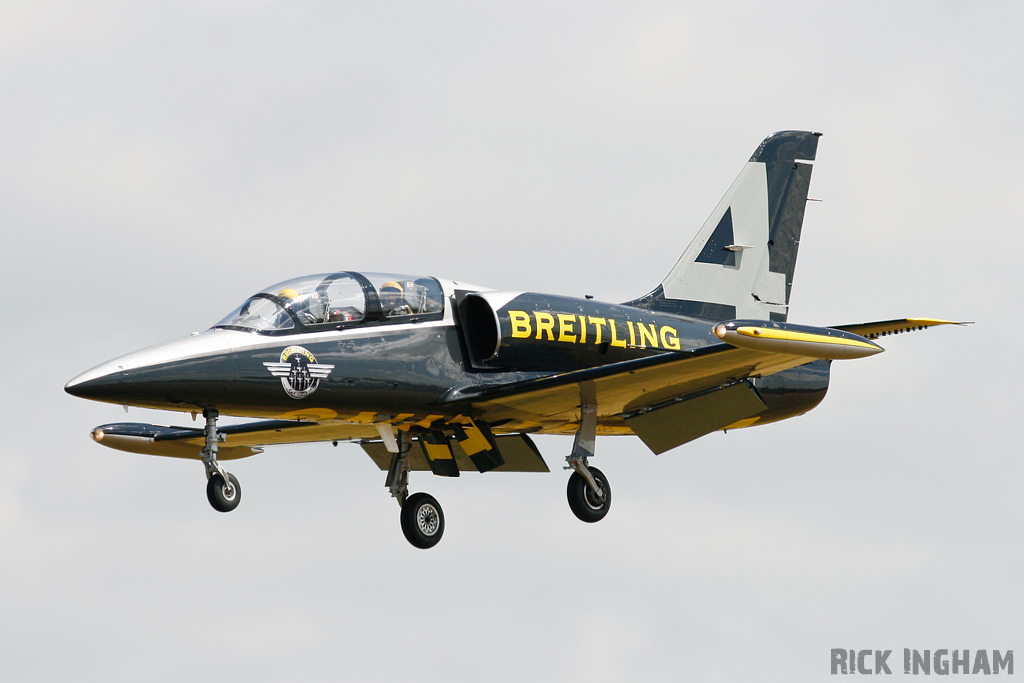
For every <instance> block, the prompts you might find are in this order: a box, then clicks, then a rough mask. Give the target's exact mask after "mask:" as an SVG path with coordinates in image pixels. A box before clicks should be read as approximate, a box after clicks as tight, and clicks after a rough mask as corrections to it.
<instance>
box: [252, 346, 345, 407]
mask: <svg viewBox="0 0 1024 683" xmlns="http://www.w3.org/2000/svg"><path fill="white" fill-rule="evenodd" d="M263 365H265V366H266V367H267V370H269V371H270V374H272V375H273V376H274V377H280V378H281V386H282V387H284V391H285V393H286V394H288V395H289V396H291V397H292V398H306V397H307V396H309V395H310V394H312V393H313V392H314V391H316V388H317V387H318V386H320V380H322V379H326V378H327V376H328V375H330V374H331V370H333V369H334V366H333V365H325V364H321V363H317V362H316V358H315V357H314V356H313V354H312V353H310V352H309V351H307V350H306V349H304V348H302V347H301V346H289V347H288V348H286V349H285V350H284V351H282V352H281V361H280V362H278V363H266V362H264V363H263Z"/></svg>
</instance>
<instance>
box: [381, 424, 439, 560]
mask: <svg viewBox="0 0 1024 683" xmlns="http://www.w3.org/2000/svg"><path fill="white" fill-rule="evenodd" d="M381 427H383V429H381V430H380V434H381V438H382V439H383V440H384V443H385V445H386V446H387V448H388V450H389V451H391V453H392V455H391V466H390V467H389V468H388V478H387V481H386V482H385V483H384V485H385V486H387V487H388V491H390V492H391V496H392V497H393V498H396V499H397V500H398V504H399V505H400V506H401V508H402V533H403V534H405V538H406V540H407V541H409V543H411V544H412V545H413V546H415V547H417V548H420V549H423V550H426V549H427V548H433V547H434V546H435V545H437V543H438V541H440V540H441V536H443V535H444V511H443V510H442V509H441V505H440V503H438V502H437V499H436V498H434V497H433V496H431V495H430V494H428V493H414V494H412V495H411V496H410V495H409V449H410V447H411V446H412V443H411V441H410V439H409V433H408V432H403V431H399V432H398V438H397V439H396V438H395V433H394V432H393V431H391V427H390V425H381Z"/></svg>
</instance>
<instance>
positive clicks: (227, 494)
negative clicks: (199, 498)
mask: <svg viewBox="0 0 1024 683" xmlns="http://www.w3.org/2000/svg"><path fill="white" fill-rule="evenodd" d="M227 475H228V478H227V480H225V479H224V477H222V476H221V475H220V474H219V473H218V474H214V475H213V476H211V477H210V481H208V482H206V498H207V499H208V500H209V501H210V505H212V506H213V509H214V510H216V511H217V512H231V511H232V510H234V509H235V508H236V507H238V504H239V503H241V502H242V487H241V486H239V485H238V480H237V479H235V475H233V474H231V473H227Z"/></svg>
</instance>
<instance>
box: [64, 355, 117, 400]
mask: <svg viewBox="0 0 1024 683" xmlns="http://www.w3.org/2000/svg"><path fill="white" fill-rule="evenodd" d="M122 370H123V368H122ZM122 370H118V368H117V366H111V364H110V363H104V364H103V365H100V366H97V367H95V368H93V369H92V370H88V371H86V372H83V373H82V374H81V375H79V376H78V377H75V378H74V379H73V380H71V381H70V382H68V383H67V384H65V385H64V391H66V392H68V393H69V394H71V395H72V396H77V397H78V398H88V399H91V400H93V401H105V400H111V399H112V398H114V393H115V392H116V390H117V388H118V385H119V384H120V382H119V377H120V375H121V372H122Z"/></svg>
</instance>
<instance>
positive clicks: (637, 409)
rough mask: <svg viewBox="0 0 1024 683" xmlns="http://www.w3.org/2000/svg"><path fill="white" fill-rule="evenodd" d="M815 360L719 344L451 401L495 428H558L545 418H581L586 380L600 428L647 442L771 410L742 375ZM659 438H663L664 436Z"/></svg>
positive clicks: (482, 390) (458, 394)
mask: <svg viewBox="0 0 1024 683" xmlns="http://www.w3.org/2000/svg"><path fill="white" fill-rule="evenodd" d="M813 360H815V359H814V358H809V357H806V356H798V355H788V354H781V353H764V352H760V351H751V350H748V349H740V348H735V347H733V346H730V345H728V344H715V345H712V346H706V347H703V348H699V349H694V350H691V351H683V352H676V353H666V354H660V355H656V356H649V357H647V358H640V359H636V360H629V361H623V362H621V363H613V364H610V365H605V366H602V367H599V368H590V369H586V370H577V371H575V372H567V373H563V374H559V375H552V376H548V377H542V378H538V379H531V380H526V381H522V382H517V383H514V384H507V385H498V386H478V387H467V388H463V389H459V390H455V391H453V392H451V393H450V395H449V397H448V399H447V401H448V402H449V403H466V404H469V406H470V407H471V408H472V409H473V410H474V411H476V414H478V415H479V417H480V419H481V420H483V421H485V422H488V423H490V424H492V425H496V427H495V430H496V431H498V430H507V431H513V430H516V429H519V430H523V431H539V430H541V429H544V430H545V431H558V430H557V429H556V430H552V429H551V428H549V427H547V425H546V424H545V423H550V424H551V425H552V426H554V425H556V424H564V423H565V422H566V421H568V422H570V423H571V422H574V421H576V422H578V420H579V414H580V396H581V391H583V387H584V386H586V387H587V389H586V390H587V391H592V392H593V396H594V400H595V401H596V404H597V419H598V433H599V434H601V433H604V434H630V433H635V434H637V435H638V436H641V438H642V439H644V440H645V442H647V441H648V439H645V438H644V435H643V434H641V432H648V433H650V432H652V431H658V432H660V431H663V429H662V427H663V426H664V425H670V424H674V425H677V426H678V427H679V429H678V430H676V429H672V428H670V429H669V431H679V432H680V433H679V435H678V436H679V437H683V436H689V433H687V434H682V433H681V432H682V431H686V428H687V427H688V426H690V425H692V423H694V422H695V421H696V422H699V423H701V424H703V425H704V427H708V428H707V429H706V431H702V432H701V433H700V434H697V435H696V436H692V437H691V438H697V436H702V435H703V434H707V433H709V432H712V431H716V430H718V429H721V428H722V427H726V426H728V425H730V424H733V423H734V422H737V421H739V420H741V419H744V418H747V417H751V416H752V415H756V414H758V413H760V412H762V411H764V410H765V408H766V406H765V405H764V403H762V402H761V400H760V399H759V398H758V397H757V395H756V393H755V392H754V391H753V389H752V388H751V387H750V385H749V383H747V382H745V381H743V380H745V379H747V378H749V377H757V376H762V375H769V374H773V373H776V372H781V371H782V370H787V369H789V368H792V367H796V366H798V365H803V364H804V363H808V362H811V361H813ZM708 418H710V422H708ZM723 420H725V421H723ZM718 422H721V424H717V423H718ZM502 423H504V424H502ZM662 423H664V424H662ZM683 423H688V424H683ZM711 423H715V426H709V425H710V424H711ZM499 425H500V426H499ZM702 428H703V427H702ZM563 431H565V433H572V432H574V431H575V426H574V425H572V424H569V425H564V427H563ZM691 438H687V439H686V440H687V441H688V440H691ZM652 439H653V437H652ZM671 440H672V439H671V438H670V439H669V441H671ZM658 442H659V444H660V445H664V441H663V440H658ZM685 442H686V441H681V442H680V443H685ZM648 445H649V446H650V445H651V444H650V443H648ZM675 445H679V443H677V444H675ZM671 447H674V446H671ZM659 448H660V446H659ZM663 450H668V449H667V448H665V449H663ZM656 452H661V450H656Z"/></svg>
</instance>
